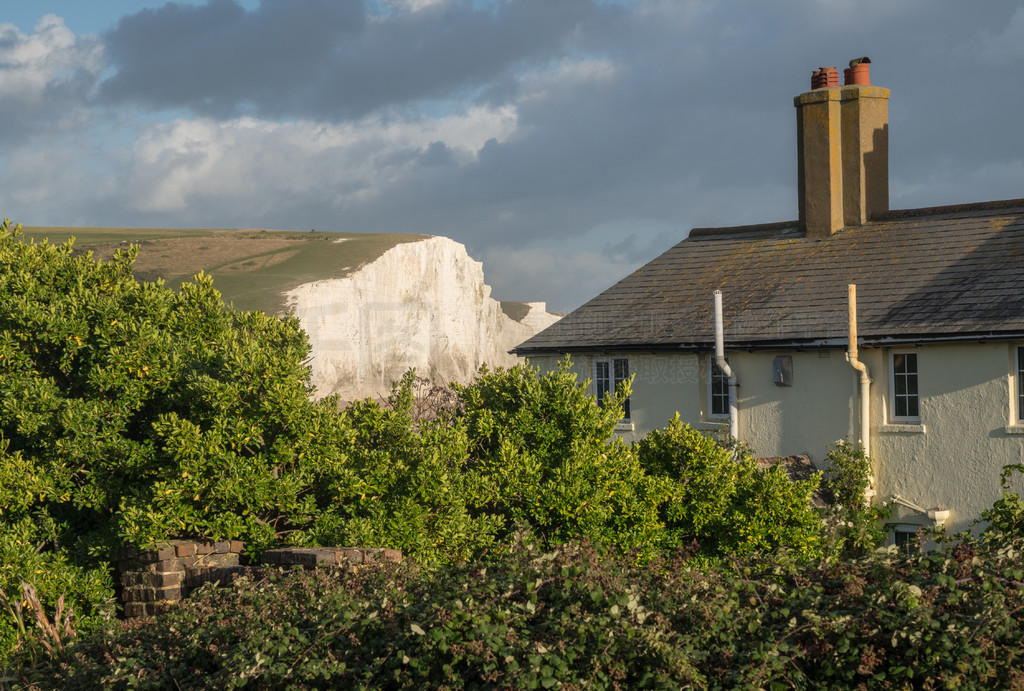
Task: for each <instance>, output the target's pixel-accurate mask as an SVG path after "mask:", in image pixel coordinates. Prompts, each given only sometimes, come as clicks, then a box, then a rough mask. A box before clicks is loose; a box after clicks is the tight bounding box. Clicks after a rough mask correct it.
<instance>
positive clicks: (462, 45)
mask: <svg viewBox="0 0 1024 691" xmlns="http://www.w3.org/2000/svg"><path fill="white" fill-rule="evenodd" d="M612 14H617V10H614V9H612V8H602V7H601V6H599V5H597V4H596V3H595V2H593V1H592V0H559V1H558V2H549V1H548V0H519V1H517V2H508V3H505V2H503V3H498V4H496V5H494V6H485V7H477V4H476V3H474V2H470V1H469V0H463V1H460V2H452V3H442V4H440V5H438V6H434V7H429V8H427V9H424V10H421V11H418V12H402V13H395V14H389V15H382V16H370V15H368V14H367V12H366V9H365V7H364V3H363V2H362V0H263V1H262V2H261V4H260V6H259V7H258V8H257V9H256V10H253V11H246V10H245V9H243V8H242V7H241V6H239V5H238V4H237V3H236V2H235V1H234V0H209V1H208V3H207V4H206V5H200V6H190V5H178V4H174V3H168V4H167V5H164V6H163V7H162V8H160V9H158V10H144V11H142V12H139V13H137V14H134V15H131V16H128V17H125V18H124V19H122V20H121V21H120V22H119V23H118V25H117V27H116V28H115V29H114V30H113V31H111V32H109V33H108V34H106V36H105V40H106V43H107V48H108V54H109V56H110V59H111V64H112V66H113V68H114V69H115V70H116V73H115V74H114V75H113V76H112V77H110V78H109V79H107V80H106V81H105V82H104V83H103V85H102V95H103V97H104V98H105V99H106V100H107V101H108V102H110V103H136V104H141V105H143V106H147V107H152V108H185V109H189V110H192V111H193V112H196V113H200V114H204V115H213V116H218V117H229V116H233V115H239V114H251V115H256V116H260V117H272V118H278V117H301V118H312V119H323V120H339V119H345V118H351V117H357V116H359V115H362V114H365V113H367V112H370V111H373V110H375V109H379V108H384V107H388V106H402V105H407V104H410V103H412V102H414V101H417V100H420V99H446V98H451V97H454V96H460V97H462V96H465V94H466V92H467V90H470V91H471V90H474V89H479V88H485V87H487V86H488V85H489V84H490V83H491V82H492V80H494V79H496V78H499V77H500V76H501V75H503V74H505V73H507V72H508V71H509V70H511V69H513V68H515V67H517V66H519V65H521V63H523V62H524V61H526V62H541V63H542V62H543V61H545V60H547V59H549V58H551V57H553V56H556V55H559V54H561V52H562V51H563V50H565V42H566V40H567V35H569V34H571V32H572V31H573V30H574V29H575V28H576V27H577V26H579V25H580V24H581V23H582V22H585V21H586V20H587V19H588V17H592V16H595V15H602V16H603V15H612Z"/></svg>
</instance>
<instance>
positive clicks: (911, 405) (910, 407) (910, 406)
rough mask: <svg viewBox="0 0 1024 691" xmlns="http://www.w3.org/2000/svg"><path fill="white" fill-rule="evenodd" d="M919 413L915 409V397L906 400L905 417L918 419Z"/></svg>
mask: <svg viewBox="0 0 1024 691" xmlns="http://www.w3.org/2000/svg"><path fill="white" fill-rule="evenodd" d="M920 416H921V412H920V411H919V410H918V409H917V396H913V397H910V398H907V417H920Z"/></svg>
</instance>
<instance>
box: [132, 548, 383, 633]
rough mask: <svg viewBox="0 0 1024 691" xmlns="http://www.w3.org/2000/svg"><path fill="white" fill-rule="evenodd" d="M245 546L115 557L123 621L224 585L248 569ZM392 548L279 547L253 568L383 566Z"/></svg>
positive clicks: (152, 551)
mask: <svg viewBox="0 0 1024 691" xmlns="http://www.w3.org/2000/svg"><path fill="white" fill-rule="evenodd" d="M244 551H245V545H244V544H243V543H242V542H240V541H238V540H225V541H223V542H202V541H198V542H197V541H193V540H171V541H169V542H164V543H161V544H159V545H156V546H154V547H153V548H152V549H148V550H145V551H137V550H129V551H126V552H124V553H122V554H121V555H120V557H121V558H120V560H119V567H120V569H119V570H120V576H121V577H120V592H121V600H122V601H123V602H124V614H125V617H128V618H134V617H143V616H149V615H154V614H160V613H161V612H166V611H167V610H168V609H170V608H172V607H175V606H177V604H178V603H179V602H180V601H181V600H182V598H184V597H187V596H188V594H189V593H190V592H191V591H192V590H194V589H195V588H198V587H199V586H201V585H203V584H204V583H210V582H216V583H219V584H221V585H224V584H227V583H230V582H231V581H233V580H234V579H235V578H237V577H238V576H239V575H240V574H242V573H245V572H246V571H247V570H248V568H249V565H248V563H247V560H246V557H245V555H244ZM400 561H402V553H401V552H400V551H399V550H397V549H384V548H377V547H285V548H281V549H270V550H267V551H265V552H264V553H263V554H262V555H261V558H260V561H259V562H258V563H259V564H268V565H275V566H302V567H306V568H312V567H316V566H320V565H337V566H345V565H347V566H349V567H350V568H352V569H359V568H364V567H366V566H371V565H373V564H377V563H383V562H400Z"/></svg>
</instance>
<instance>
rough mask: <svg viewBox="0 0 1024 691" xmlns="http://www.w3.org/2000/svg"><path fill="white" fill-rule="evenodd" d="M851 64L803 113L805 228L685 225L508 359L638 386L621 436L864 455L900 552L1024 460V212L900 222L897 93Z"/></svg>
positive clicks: (799, 102)
mask: <svg viewBox="0 0 1024 691" xmlns="http://www.w3.org/2000/svg"><path fill="white" fill-rule="evenodd" d="M856 62H857V63H858V66H857V71H858V73H857V74H851V73H852V72H853V71H854V68H851V70H847V82H846V85H845V86H839V85H838V75H837V74H836V71H835V68H830V69H824V70H823V71H819V72H815V73H814V76H813V78H812V89H811V90H810V91H808V92H806V93H803V94H800V95H799V96H797V97H796V99H795V105H796V114H797V134H798V137H797V139H798V152H797V153H798V184H799V219H798V220H796V221H791V222H786V223H770V224H764V225H754V226H744V227H733V228H696V229H694V230H692V231H691V232H690V234H689V236H688V237H687V238H686V239H685V240H683V241H682V242H680V243H678V244H677V245H675V246H674V247H672V248H671V249H669V250H668V251H667V252H665V253H664V254H662V255H661V256H660V257H658V258H657V259H655V260H653V261H652V262H650V263H649V264H647V265H646V266H643V267H642V268H640V269H639V270H637V271H636V272H635V273H633V274H631V275H630V276H627V277H626V278H624V279H623V280H621V281H619V282H618V283H617V284H615V285H614V286H612V287H611V288H609V289H608V290H606V291H605V292H603V293H601V294H600V295H598V296H597V297H595V298H594V299H592V300H591V301H589V302H587V303H586V304H584V305H583V306H582V307H580V308H579V309H577V310H575V311H574V312H572V313H570V314H569V315H567V316H566V317H564V318H563V319H562V320H561V321H559V322H558V323H556V324H554V325H552V326H551V327H549V328H547V329H546V330H544V331H542V332H540V333H539V334H537V335H536V336H534V337H533V338H531V339H529V340H527V341H525V342H524V343H522V344H520V345H519V346H518V347H517V348H516V349H515V352H516V354H517V355H520V356H525V357H527V358H529V360H530V362H531V363H533V364H535V365H540V366H541V367H542V368H544V369H550V368H553V367H555V366H556V365H557V362H558V361H559V360H560V359H561V358H562V357H563V356H564V355H565V354H569V355H571V357H572V360H573V363H574V366H575V367H576V368H577V370H578V372H579V374H580V375H581V376H582V378H586V379H590V380H591V381H592V382H593V383H592V384H591V386H592V387H593V392H594V393H595V394H596V395H597V396H598V398H599V399H600V398H602V397H603V396H604V395H605V393H606V392H607V391H608V390H610V389H613V388H614V386H615V385H616V384H617V383H618V382H619V381H621V380H623V379H625V378H627V377H628V376H630V375H633V376H634V377H635V379H634V381H633V386H632V395H631V398H630V401H629V412H628V414H627V416H626V418H625V419H624V420H622V422H621V423H620V424H619V429H618V433H619V434H621V435H622V436H624V437H626V438H627V439H630V438H639V437H640V436H642V435H643V434H645V433H647V432H649V431H650V430H652V429H655V428H658V427H661V426H663V425H665V424H666V422H667V421H668V419H669V418H670V417H671V416H672V415H673V413H674V412H676V411H678V412H679V414H680V416H681V417H682V419H683V420H684V421H686V422H688V423H690V424H691V425H693V426H695V427H697V428H699V429H702V430H706V431H708V432H712V433H716V434H720V435H723V436H724V435H726V434H729V433H731V434H732V435H733V436H735V437H737V438H739V439H740V440H741V441H743V442H746V443H748V444H749V445H750V446H751V447H752V448H753V449H754V451H755V452H756V453H757V454H758V455H760V456H790V455H795V454H801V453H805V454H807V455H809V456H810V457H811V459H812V460H813V461H814V462H815V463H816V464H818V465H819V466H821V465H823V464H824V459H825V456H826V453H827V449H828V447H829V446H830V445H831V444H832V443H834V442H835V441H836V440H839V439H843V438H844V437H848V438H850V439H851V440H862V442H863V443H864V444H865V446H866V447H868V451H869V454H870V456H871V457H872V459H873V461H874V473H875V479H874V488H873V489H874V491H875V499H874V500H875V501H876V502H878V501H886V502H888V501H893V502H894V504H895V510H894V512H893V514H892V518H891V519H890V520H891V521H892V525H891V528H892V529H893V531H894V538H895V539H896V540H897V541H899V540H900V539H902V538H905V537H906V535H907V534H909V533H911V532H913V531H914V530H916V529H917V527H918V526H921V525H924V526H932V525H937V524H943V523H944V524H945V525H946V527H947V528H948V529H950V530H952V531H957V530H960V529H963V528H966V527H967V526H969V525H970V523H971V522H972V521H973V520H974V519H976V518H978V516H979V514H980V512H981V511H982V510H983V509H985V508H988V507H990V506H991V505H992V503H993V502H994V501H995V500H996V499H998V498H999V496H1000V494H999V492H1000V488H999V475H1000V472H1001V470H1002V468H1003V466H1004V465H1006V464H1009V463H1020V462H1022V461H1024V199H1018V200H1012V201H1001V202H988V203H980V204H968V205H958V206H946V207H939V208H929V209H914V210H901V211H891V210H890V209H889V200H888V99H889V91H888V90H887V89H883V88H879V87H876V86H872V85H871V84H870V83H869V78H867V76H866V74H864V73H865V72H866V69H867V66H868V64H869V63H870V61H869V60H867V59H861V60H859V61H856ZM716 291H721V292H720V295H717V296H716ZM717 299H720V301H721V305H722V311H721V315H720V322H721V330H720V336H719V338H720V339H721V342H722V356H723V357H722V358H721V359H719V358H718V357H717V355H716V317H715V302H716V300H717ZM851 335H852V338H851ZM718 363H720V364H721V366H720V365H719V364H718ZM857 368H860V370H858V369H857ZM730 374H731V375H732V376H731V377H730V376H729V375H730ZM730 383H732V384H733V386H732V387H730Z"/></svg>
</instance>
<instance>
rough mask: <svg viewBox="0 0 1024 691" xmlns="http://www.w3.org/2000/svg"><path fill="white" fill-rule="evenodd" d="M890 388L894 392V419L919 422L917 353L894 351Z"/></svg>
mask: <svg viewBox="0 0 1024 691" xmlns="http://www.w3.org/2000/svg"><path fill="white" fill-rule="evenodd" d="M890 364H891V367H890V370H889V390H890V391H891V392H892V419H893V420H897V421H907V422H917V421H920V419H921V409H920V406H919V402H920V398H919V396H918V391H917V353H892V360H891V363H890Z"/></svg>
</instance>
